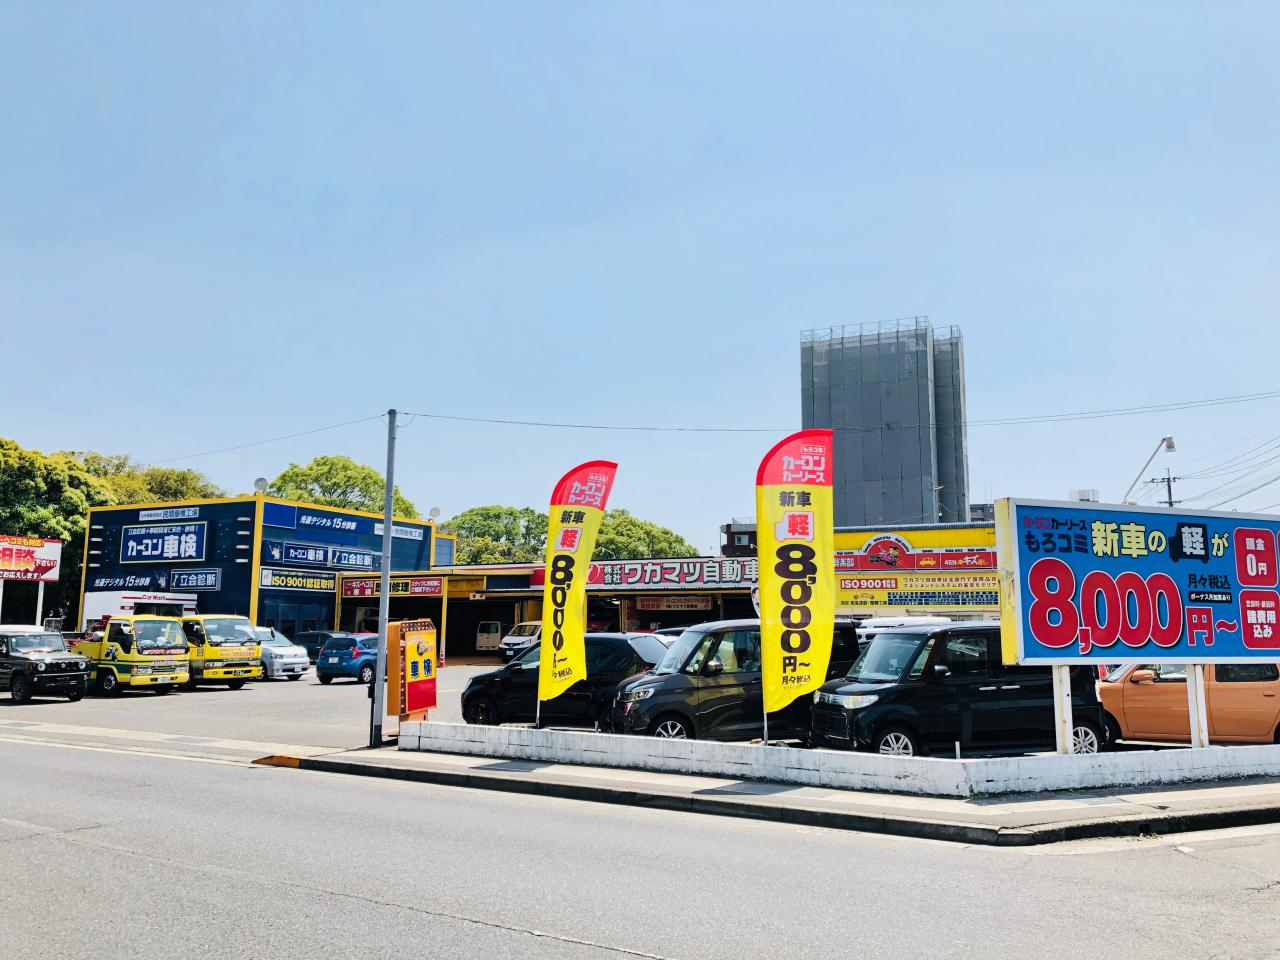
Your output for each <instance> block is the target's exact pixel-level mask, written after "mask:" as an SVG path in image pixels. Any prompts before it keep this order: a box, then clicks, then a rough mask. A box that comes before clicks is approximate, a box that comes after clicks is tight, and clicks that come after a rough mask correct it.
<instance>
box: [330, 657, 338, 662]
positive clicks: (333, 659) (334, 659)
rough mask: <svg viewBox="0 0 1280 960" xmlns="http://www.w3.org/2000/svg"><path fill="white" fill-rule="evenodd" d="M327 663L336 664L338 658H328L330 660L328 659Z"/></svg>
mask: <svg viewBox="0 0 1280 960" xmlns="http://www.w3.org/2000/svg"><path fill="white" fill-rule="evenodd" d="M329 662H330V663H337V662H338V658H337V657H330V658H329Z"/></svg>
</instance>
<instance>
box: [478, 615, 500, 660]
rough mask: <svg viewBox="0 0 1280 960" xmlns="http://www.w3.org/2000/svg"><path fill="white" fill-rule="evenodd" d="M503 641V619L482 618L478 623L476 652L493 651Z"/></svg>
mask: <svg viewBox="0 0 1280 960" xmlns="http://www.w3.org/2000/svg"><path fill="white" fill-rule="evenodd" d="M501 642H502V622H501V621H499V620H481V621H480V622H479V623H478V624H476V653H493V652H494V651H495V650H497V649H498V644H499V643H501Z"/></svg>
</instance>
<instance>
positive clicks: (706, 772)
mask: <svg viewBox="0 0 1280 960" xmlns="http://www.w3.org/2000/svg"><path fill="white" fill-rule="evenodd" d="M399 747H400V749H401V750H427V751H435V752H439V753H459V754H469V755H472V756H482V757H494V758H497V759H507V760H510V759H516V760H538V761H544V762H549V763H576V764H587V765H590V766H597V767H621V768H625V769H629V770H653V771H658V772H662V773H686V774H701V775H703V776H713V777H729V778H732V779H736V780H767V781H773V782H777V783H796V784H803V785H805V786H814V787H834V788H838V789H844V790H875V791H888V792H892V793H913V794H922V795H926V796H940V797H973V796H991V795H995V794H1002V793H1038V792H1041V791H1045V790H1071V789H1087V788H1094V787H1114V786H1150V785H1152V784H1161V783H1183V782H1190V781H1204V780H1225V779H1233V778H1240V777H1255V776H1272V777H1274V776H1280V746H1258V747H1210V748H1208V749H1204V750H1190V749H1188V750H1149V751H1148V750H1126V751H1123V752H1119V753H1102V754H1094V755H1092V756H1070V757H1063V756H1034V757H1004V758H992V759H971V760H954V759H948V758H941V757H910V758H908V757H881V756H878V755H876V754H868V753H845V752H841V751H835V750H802V749H795V748H788V747H770V748H768V749H765V748H763V747H760V746H756V745H751V744H742V743H716V742H714V741H710V740H658V739H655V738H652V737H623V736H616V735H612V734H601V733H589V732H578V731H568V730H534V729H532V728H530V727H486V726H477V725H470V724H456V723H402V724H401V725H400V740H399Z"/></svg>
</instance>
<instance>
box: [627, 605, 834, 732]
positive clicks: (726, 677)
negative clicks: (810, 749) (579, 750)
mask: <svg viewBox="0 0 1280 960" xmlns="http://www.w3.org/2000/svg"><path fill="white" fill-rule="evenodd" d="M857 656H858V630H857V622H856V621H854V620H852V619H845V618H840V619H837V620H836V622H835V634H834V637H833V639H832V647H831V662H830V666H829V667H828V670H827V676H828V677H832V676H836V677H838V676H842V675H843V674H844V673H845V671H847V670H848V669H849V667H850V666H851V665H852V663H853V661H854V660H855V659H856V658H857ZM763 712H764V693H763V689H762V687H761V675H760V621H759V620H720V621H716V622H713V623H700V624H698V625H697V626H695V627H690V628H689V629H687V630H686V631H685V632H684V633H682V634H681V635H680V639H678V640H677V641H676V642H675V643H674V644H672V646H671V649H670V650H668V651H667V654H666V656H665V657H663V658H662V662H661V663H659V664H658V666H657V667H656V668H655V669H654V670H653V672H652V673H649V674H646V675H645V676H643V677H638V678H636V679H635V680H632V681H631V682H629V683H626V684H623V685H622V686H621V687H619V688H618V700H617V702H616V703H615V704H614V708H613V731H614V732H615V733H633V734H639V735H649V736H654V737H673V738H676V739H681V740H683V739H693V738H701V739H704V740H753V739H755V738H757V737H759V736H761V735H762V734H763V732H764V717H763ZM808 736H809V701H808V700H807V699H806V698H803V697H801V698H798V699H797V700H796V701H795V702H794V703H792V704H791V705H790V706H789V707H787V708H786V709H784V710H779V711H778V712H777V713H771V714H769V738H770V739H771V740H805V739H807V738H808Z"/></svg>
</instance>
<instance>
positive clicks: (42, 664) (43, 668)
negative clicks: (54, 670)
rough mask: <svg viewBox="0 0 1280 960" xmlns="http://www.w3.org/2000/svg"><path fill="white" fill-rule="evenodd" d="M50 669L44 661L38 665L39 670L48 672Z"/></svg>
mask: <svg viewBox="0 0 1280 960" xmlns="http://www.w3.org/2000/svg"><path fill="white" fill-rule="evenodd" d="M48 668H49V665H48V664H47V663H45V662H44V661H43V660H41V661H40V662H39V663H37V664H36V669H37V670H47V669H48Z"/></svg>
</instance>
